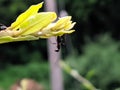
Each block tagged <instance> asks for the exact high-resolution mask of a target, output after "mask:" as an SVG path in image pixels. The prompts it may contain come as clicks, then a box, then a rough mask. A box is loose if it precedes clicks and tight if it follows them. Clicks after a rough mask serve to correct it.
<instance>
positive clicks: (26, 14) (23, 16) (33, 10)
mask: <svg viewBox="0 0 120 90" xmlns="http://www.w3.org/2000/svg"><path fill="white" fill-rule="evenodd" d="M42 4H43V2H42V3H39V4H37V5H32V6H31V7H30V8H29V9H28V10H26V11H25V12H24V13H22V14H20V15H19V16H18V18H17V19H16V21H15V22H13V23H12V24H11V27H10V28H11V29H14V30H17V29H18V28H19V26H20V24H21V23H23V22H24V21H25V20H26V19H27V18H28V17H30V16H32V15H34V14H36V13H37V12H38V10H39V9H40V8H41V7H42Z"/></svg>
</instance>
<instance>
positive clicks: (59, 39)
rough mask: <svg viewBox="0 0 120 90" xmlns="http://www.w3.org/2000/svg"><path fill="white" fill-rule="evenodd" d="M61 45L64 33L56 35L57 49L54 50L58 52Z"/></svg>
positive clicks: (63, 40) (63, 43)
mask: <svg viewBox="0 0 120 90" xmlns="http://www.w3.org/2000/svg"><path fill="white" fill-rule="evenodd" d="M61 46H65V35H63V36H57V49H56V50H55V52H59V51H60V48H61Z"/></svg>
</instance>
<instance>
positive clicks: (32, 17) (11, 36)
mask: <svg viewBox="0 0 120 90" xmlns="http://www.w3.org/2000/svg"><path fill="white" fill-rule="evenodd" d="M42 4H43V3H39V4H37V5H32V6H31V7H30V8H29V9H28V10H26V11H25V12H24V13H22V14H20V15H19V16H18V18H17V19H16V21H15V22H13V23H12V24H11V26H9V27H8V28H6V29H5V30H1V31H0V43H7V42H14V41H26V40H36V39H39V38H49V37H52V36H62V35H63V34H70V33H72V32H74V31H75V30H71V29H72V28H73V26H74V25H75V23H72V21H71V16H66V17H62V18H59V20H58V21H57V22H55V23H52V22H53V21H55V20H56V18H57V15H56V13H55V12H39V13H38V10H39V9H40V8H41V7H42Z"/></svg>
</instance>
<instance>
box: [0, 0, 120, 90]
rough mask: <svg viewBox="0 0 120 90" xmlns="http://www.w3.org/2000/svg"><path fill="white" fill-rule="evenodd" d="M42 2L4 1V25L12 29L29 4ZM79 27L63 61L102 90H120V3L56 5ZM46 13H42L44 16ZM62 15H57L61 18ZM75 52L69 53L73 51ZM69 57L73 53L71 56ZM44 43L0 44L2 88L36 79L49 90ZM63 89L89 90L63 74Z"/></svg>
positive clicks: (0, 14) (0, 6) (71, 0)
mask: <svg viewBox="0 0 120 90" xmlns="http://www.w3.org/2000/svg"><path fill="white" fill-rule="evenodd" d="M41 1H42V0H0V22H1V23H3V24H5V25H7V26H9V25H10V24H11V23H12V22H13V21H15V19H16V17H17V16H18V15H19V14H20V13H22V12H23V11H25V10H26V9H27V8H28V7H29V6H30V5H32V4H37V3H39V2H41ZM56 1H57V7H58V11H60V10H62V9H64V10H66V11H67V13H68V14H69V15H71V16H72V17H73V18H72V19H73V21H75V22H77V24H76V25H75V28H74V29H75V30H76V32H75V33H73V34H72V35H70V36H68V37H67V38H68V41H69V42H67V41H66V44H67V45H66V47H63V48H62V49H63V52H62V54H63V55H62V56H63V58H64V60H65V61H66V62H67V63H68V64H69V65H70V66H71V67H72V68H75V69H76V70H78V71H79V73H80V74H81V75H83V76H84V77H85V78H86V79H88V80H89V81H90V82H92V83H93V85H95V87H97V88H100V89H101V90H115V89H117V88H119V87H120V78H119V77H120V70H119V67H120V43H119V40H120V31H119V29H120V25H119V24H120V23H119V21H120V0H56ZM43 9H44V8H42V9H41V10H40V11H43ZM58 14H59V13H58ZM68 47H69V48H71V49H69V48H68ZM68 52H69V53H68ZM49 72H50V70H49V62H48V57H47V43H46V40H42V39H41V40H37V41H30V42H14V43H8V44H1V45H0V87H1V88H4V89H5V90H8V88H9V87H10V86H11V85H12V84H13V83H14V82H15V81H16V80H19V79H21V78H32V79H35V80H36V81H38V82H40V83H41V84H43V85H44V86H45V88H46V90H50V80H49ZM64 86H65V90H80V89H81V90H86V89H85V87H83V86H82V85H81V86H80V83H79V82H78V81H76V80H74V79H73V78H72V77H71V76H69V75H68V74H66V73H64Z"/></svg>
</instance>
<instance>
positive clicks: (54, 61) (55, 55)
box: [45, 0, 63, 90]
mask: <svg viewBox="0 0 120 90" xmlns="http://www.w3.org/2000/svg"><path fill="white" fill-rule="evenodd" d="M45 9H46V11H55V12H57V7H56V1H55V0H45ZM47 42H48V59H49V62H50V69H51V85H52V90H63V79H62V71H61V68H60V66H59V60H60V52H55V49H57V48H56V44H55V43H56V37H52V38H50V39H48V41H47Z"/></svg>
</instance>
